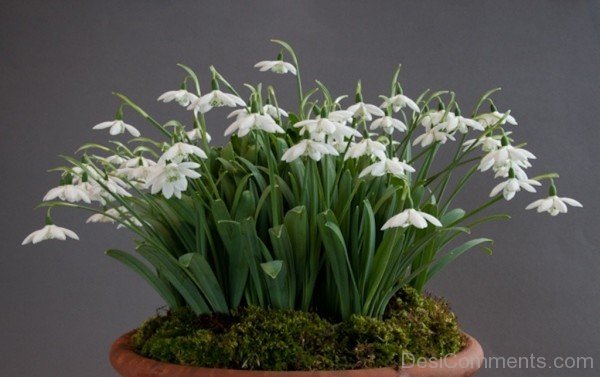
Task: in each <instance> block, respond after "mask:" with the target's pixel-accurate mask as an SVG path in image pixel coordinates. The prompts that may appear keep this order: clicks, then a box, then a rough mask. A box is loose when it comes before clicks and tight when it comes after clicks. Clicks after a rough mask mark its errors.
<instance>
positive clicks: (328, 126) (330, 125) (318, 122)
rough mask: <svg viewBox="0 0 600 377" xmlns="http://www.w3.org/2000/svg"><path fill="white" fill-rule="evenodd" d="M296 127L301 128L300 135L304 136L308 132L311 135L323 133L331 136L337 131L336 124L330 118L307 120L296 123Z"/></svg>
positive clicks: (318, 117)
mask: <svg viewBox="0 0 600 377" xmlns="http://www.w3.org/2000/svg"><path fill="white" fill-rule="evenodd" d="M294 127H295V128H300V135H304V134H305V133H307V132H308V133H309V134H313V133H319V134H320V133H322V134H325V135H331V134H332V133H334V132H335V129H336V125H335V122H332V121H331V120H329V119H328V118H321V117H320V116H317V117H316V118H314V119H306V120H302V121H300V122H296V123H295V124H294Z"/></svg>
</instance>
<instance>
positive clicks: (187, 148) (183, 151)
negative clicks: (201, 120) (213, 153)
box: [158, 142, 208, 164]
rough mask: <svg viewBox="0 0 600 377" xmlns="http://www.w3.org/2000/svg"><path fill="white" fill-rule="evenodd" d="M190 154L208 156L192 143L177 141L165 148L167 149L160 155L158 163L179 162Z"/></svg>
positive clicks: (201, 156)
mask: <svg viewBox="0 0 600 377" xmlns="http://www.w3.org/2000/svg"><path fill="white" fill-rule="evenodd" d="M192 155H193V156H198V157H200V158H208V156H207V155H206V153H204V151H203V150H202V149H200V148H199V147H197V146H195V145H192V144H187V143H183V142H178V143H175V144H173V145H172V146H171V147H169V149H167V151H166V152H165V153H163V155H162V156H160V158H159V159H158V163H159V164H160V163H163V162H165V161H172V162H176V163H179V162H181V161H183V160H186V159H187V158H188V157H189V156H192Z"/></svg>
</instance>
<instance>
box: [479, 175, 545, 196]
mask: <svg viewBox="0 0 600 377" xmlns="http://www.w3.org/2000/svg"><path fill="white" fill-rule="evenodd" d="M541 185H542V184H541V183H539V182H538V181H536V180H533V179H518V178H509V179H507V180H506V181H504V182H501V183H499V184H498V185H497V186H496V187H494V188H493V189H492V192H491V193H490V197H494V196H496V195H498V194H499V193H500V192H501V191H502V195H503V196H504V199H506V200H511V199H512V198H513V197H514V196H515V194H516V193H517V192H519V191H521V189H522V188H523V189H525V190H526V191H529V192H536V190H535V188H534V187H533V186H541Z"/></svg>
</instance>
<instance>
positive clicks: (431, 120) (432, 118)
mask: <svg viewBox="0 0 600 377" xmlns="http://www.w3.org/2000/svg"><path fill="white" fill-rule="evenodd" d="M450 114H452V115H450ZM445 115H446V110H432V111H429V112H427V113H426V114H425V115H424V116H423V118H421V125H422V126H423V127H426V128H428V127H429V128H432V127H435V126H437V125H439V124H440V123H442V122H443V120H444V116H445ZM447 116H448V117H453V116H454V113H451V112H448V115H447Z"/></svg>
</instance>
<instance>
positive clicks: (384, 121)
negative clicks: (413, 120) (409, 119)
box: [370, 116, 406, 135]
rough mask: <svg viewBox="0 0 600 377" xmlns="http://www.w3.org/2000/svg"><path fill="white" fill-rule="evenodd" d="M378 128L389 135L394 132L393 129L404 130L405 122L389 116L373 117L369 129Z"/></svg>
mask: <svg viewBox="0 0 600 377" xmlns="http://www.w3.org/2000/svg"><path fill="white" fill-rule="evenodd" d="M378 128H381V129H383V132H385V133H386V134H388V135H391V134H392V133H393V132H394V129H396V130H398V131H400V132H405V131H406V124H404V123H402V122H401V121H400V120H399V119H394V118H392V117H390V116H384V117H381V118H377V119H375V120H374V121H373V123H371V127H370V130H371V131H372V130H376V129H378Z"/></svg>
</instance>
